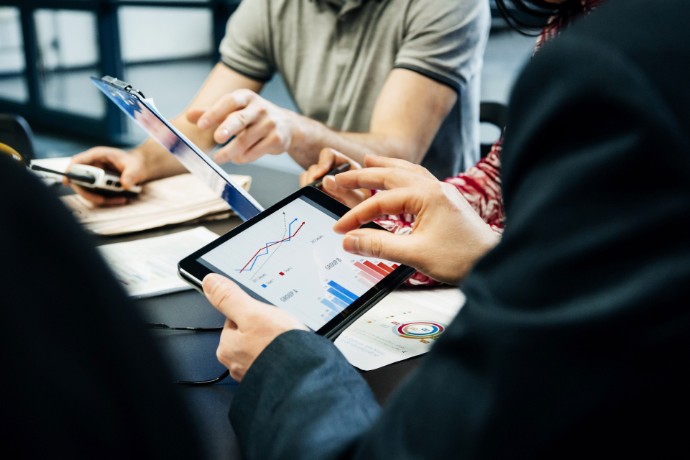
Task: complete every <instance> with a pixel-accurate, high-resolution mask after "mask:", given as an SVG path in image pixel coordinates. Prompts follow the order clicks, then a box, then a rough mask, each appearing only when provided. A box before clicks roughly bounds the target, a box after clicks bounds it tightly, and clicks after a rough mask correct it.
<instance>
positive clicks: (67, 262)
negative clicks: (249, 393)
mask: <svg viewBox="0 0 690 460" xmlns="http://www.w3.org/2000/svg"><path fill="white" fill-rule="evenodd" d="M13 163H14V164H13ZM0 222H1V224H0V256H1V257H0V259H1V260H2V268H0V286H1V287H2V288H1V290H0V296H1V299H2V300H1V302H0V303H1V304H2V319H3V324H2V333H1V334H0V348H1V350H2V352H1V353H0V356H1V357H0V368H1V369H2V379H0V394H2V397H3V404H2V416H1V417H0V418H1V419H2V430H0V433H1V434H0V437H2V445H3V446H5V448H6V449H8V450H10V446H11V452H13V453H12V456H13V458H71V459H92V458H108V459H109V458H112V459H125V458H151V459H153V458H160V459H170V458H180V459H190V458H201V457H203V452H202V450H201V446H200V444H199V442H198V440H197V435H196V432H195V427H194V425H193V424H192V422H191V420H190V413H189V410H188V408H187V406H186V405H185V404H183V402H182V399H181V395H180V394H179V393H178V391H177V390H176V388H175V387H174V386H173V385H174V384H173V378H172V376H171V374H170V373H169V372H168V369H167V367H166V363H165V362H164V360H163V356H162V354H161V353H160V352H159V351H158V349H157V348H156V344H155V342H154V341H153V340H152V338H151V337H149V336H148V334H147V333H146V330H145V329H144V327H143V323H142V321H141V319H140V318H139V315H138V314H137V312H136V310H135V306H134V305H132V303H131V302H130V301H129V299H128V298H127V297H126V295H125V293H124V292H123V290H122V289H121V287H120V285H119V284H118V282H117V281H116V280H115V278H114V276H113V275H112V273H111V272H110V271H109V269H108V268H107V266H106V265H105V263H104V262H103V260H102V259H101V257H100V256H99V255H98V253H97V252H96V250H95V248H94V247H93V241H92V240H91V238H90V236H89V235H87V234H86V233H85V232H84V230H83V229H82V228H81V226H80V225H79V224H78V223H77V222H76V221H75V219H74V218H73V217H72V216H71V215H70V213H69V211H68V210H67V209H66V208H65V207H64V206H63V205H62V203H60V202H59V200H58V199H57V197H56V196H55V194H54V193H53V192H51V191H50V190H48V189H47V188H46V187H45V186H44V185H43V184H41V183H40V181H39V180H38V179H37V178H36V177H31V175H30V173H29V172H27V171H26V170H25V169H24V168H22V167H20V166H18V164H16V162H14V161H13V160H10V159H9V158H7V156H6V155H0Z"/></svg>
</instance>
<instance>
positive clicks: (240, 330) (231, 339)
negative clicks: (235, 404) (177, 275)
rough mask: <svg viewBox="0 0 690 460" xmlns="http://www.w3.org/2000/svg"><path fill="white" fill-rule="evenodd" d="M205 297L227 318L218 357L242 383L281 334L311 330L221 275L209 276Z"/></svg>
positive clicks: (204, 281) (206, 279)
mask: <svg viewBox="0 0 690 460" xmlns="http://www.w3.org/2000/svg"><path fill="white" fill-rule="evenodd" d="M202 284H203V288H204V294H205V295H206V297H207V298H208V300H209V302H211V304H213V306H214V307H216V308H217V309H218V311H220V312H221V313H222V314H223V315H225V317H226V320H225V325H224V327H223V332H222V333H221V335H220V343H219V345H218V350H217V352H216V355H217V357H218V361H220V362H221V364H223V366H225V367H227V368H228V370H229V371H230V375H231V376H232V378H233V379H235V380H237V381H238V382H239V381H241V380H242V378H243V377H244V375H245V374H246V373H247V370H249V368H250V367H251V365H252V364H253V363H254V361H255V360H256V358H257V357H258V356H259V355H260V354H261V352H262V351H264V349H265V348H266V347H267V346H268V345H269V344H270V343H271V342H272V341H273V340H274V339H275V338H276V337H278V336H279V335H280V334H282V333H283V332H287V331H290V330H293V329H304V330H307V328H306V326H305V325H304V324H302V323H301V322H300V321H299V320H298V319H297V318H295V317H294V316H292V315H291V314H289V313H287V312H286V311H283V310H280V309H279V308H276V307H274V306H272V305H268V304H265V303H263V302H259V301H258V300H256V299H254V298H252V297H250V296H249V295H248V294H247V293H246V292H244V291H243V290H242V288H240V287H239V286H238V285H237V284H235V283H234V282H232V281H231V280H229V279H228V278H225V277H224V276H221V275H216V274H210V275H206V276H205V277H204V280H203V283H202Z"/></svg>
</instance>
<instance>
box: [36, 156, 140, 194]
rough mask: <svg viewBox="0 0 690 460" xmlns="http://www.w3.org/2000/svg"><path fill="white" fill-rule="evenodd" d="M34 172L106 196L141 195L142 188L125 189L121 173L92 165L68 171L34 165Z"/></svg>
mask: <svg viewBox="0 0 690 460" xmlns="http://www.w3.org/2000/svg"><path fill="white" fill-rule="evenodd" d="M29 168H30V169H32V170H34V171H42V172H47V173H52V174H58V175H61V176H65V177H68V178H69V180H70V181H71V182H72V183H74V184H76V185H79V186H80V187H84V188H86V189H89V190H90V191H92V192H94V193H98V194H99V195H104V196H136V195H138V194H139V193H141V186H139V185H135V186H134V187H132V188H129V189H125V188H123V187H122V183H121V182H120V173H118V172H116V171H108V170H105V169H101V168H98V167H96V166H91V165H81V164H73V165H71V166H70V167H69V169H68V170H67V171H58V170H55V169H50V168H46V167H44V166H39V165H37V164H34V163H32V164H31V165H30V166H29Z"/></svg>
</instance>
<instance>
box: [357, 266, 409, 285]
mask: <svg viewBox="0 0 690 460" xmlns="http://www.w3.org/2000/svg"><path fill="white" fill-rule="evenodd" d="M354 265H355V267H357V268H358V269H359V275H360V279H362V280H366V281H367V282H368V283H365V284H369V286H373V285H375V284H376V283H378V282H379V281H381V280H382V279H383V278H384V277H385V276H386V275H388V274H389V273H391V272H392V271H393V270H395V269H396V268H398V264H392V265H387V264H385V263H383V262H379V263H378V264H374V263H373V262H371V261H369V260H364V261H362V262H355V263H354Z"/></svg>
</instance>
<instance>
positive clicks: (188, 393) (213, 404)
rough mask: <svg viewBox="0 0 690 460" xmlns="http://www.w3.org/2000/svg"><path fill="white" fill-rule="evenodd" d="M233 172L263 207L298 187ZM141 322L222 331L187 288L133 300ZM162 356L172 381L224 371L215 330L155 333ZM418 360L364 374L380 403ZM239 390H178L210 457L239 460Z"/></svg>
mask: <svg viewBox="0 0 690 460" xmlns="http://www.w3.org/2000/svg"><path fill="white" fill-rule="evenodd" d="M228 169H229V170H230V171H231V172H233V173H237V174H248V175H251V176H252V186H251V190H250V191H251V194H252V195H253V196H254V197H255V198H256V199H257V201H259V203H261V204H262V205H263V206H264V207H269V206H270V205H272V204H274V203H276V202H277V201H278V200H280V199H281V198H283V197H285V196H287V195H288V194H290V193H291V192H293V191H294V190H296V189H297V188H298V182H297V176H296V175H295V174H291V173H288V172H284V171H280V170H276V169H271V168H267V167H263V166H257V165H233V166H231V167H229V168H228ZM240 222H241V221H240V220H239V219H238V218H236V217H235V218H230V219H224V220H221V221H212V222H205V223H203V224H201V225H203V226H205V227H207V228H208V229H210V230H212V231H214V232H216V233H218V234H219V235H222V234H223V233H225V232H227V231H229V230H230V229H232V228H234V227H235V226H237V225H239V223H240ZM198 225H200V224H188V225H176V226H172V227H166V228H161V229H155V230H151V231H146V232H140V233H137V234H133V235H126V236H121V237H108V238H102V240H101V242H102V243H114V242H121V241H132V240H136V239H140V238H148V237H154V236H160V235H164V234H168V233H171V232H177V231H182V230H187V229H190V228H193V227H195V226H198ZM137 305H138V307H139V308H141V312H142V314H143V316H144V319H145V320H146V321H148V322H151V323H162V324H166V325H169V326H194V327H221V326H222V325H223V321H224V318H223V316H222V315H220V313H218V312H217V311H216V309H215V308H213V307H212V306H211V305H210V304H209V303H208V301H207V300H206V299H205V297H204V296H203V295H201V294H200V293H199V292H197V291H194V290H190V291H183V292H177V293H173V294H168V295H163V296H158V297H151V298H146V299H141V300H139V301H138V302H137ZM154 334H155V335H156V338H157V340H158V341H159V343H160V344H161V348H162V349H163V352H164V353H165V354H166V355H167V356H168V358H169V361H170V363H171V367H172V369H173V373H174V377H175V378H176V379H179V380H205V379H210V378H213V377H216V376H218V375H219V374H221V373H222V372H223V371H224V368H223V366H222V365H221V364H220V363H219V362H218V361H217V360H216V355H215V352H216V347H217V344H218V338H219V336H220V332H219V331H210V332H191V331H170V330H155V331H154ZM420 359H421V358H412V359H409V360H406V361H401V362H398V363H395V364H392V365H389V366H386V367H383V368H381V369H377V370H374V371H368V372H362V375H363V377H364V378H365V379H366V380H367V382H368V383H369V385H370V386H371V388H372V390H373V391H374V394H375V395H376V397H377V398H378V399H379V401H380V402H383V401H385V400H386V398H387V397H388V395H389V394H390V393H391V392H392V391H393V390H394V389H395V387H396V386H397V385H398V384H399V383H400V381H401V380H402V379H403V378H404V377H405V376H406V375H407V374H408V373H409V372H410V371H411V370H412V369H414V368H415V367H416V366H417V365H418V363H419V361H420ZM236 388H237V383H235V382H234V381H233V380H232V379H231V378H229V377H228V378H226V379H225V380H223V381H221V382H219V383H216V384H213V385H208V386H182V393H183V395H184V396H185V397H186V398H187V399H188V402H189V405H190V407H191V408H192V411H193V413H194V417H196V419H197V426H198V427H199V431H200V433H201V435H202V438H203V440H204V443H205V445H206V447H207V449H208V453H209V455H210V457H211V458H214V459H215V458H218V459H221V458H223V459H228V458H240V454H239V449H238V447H237V443H236V440H235V436H234V433H233V430H232V427H231V426H230V422H229V420H228V411H229V408H230V404H231V403H232V398H233V395H234V393H235V390H236Z"/></svg>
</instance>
